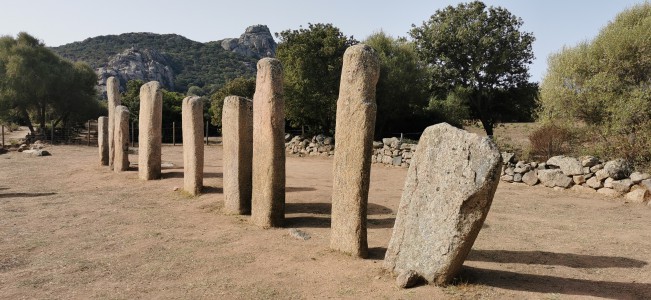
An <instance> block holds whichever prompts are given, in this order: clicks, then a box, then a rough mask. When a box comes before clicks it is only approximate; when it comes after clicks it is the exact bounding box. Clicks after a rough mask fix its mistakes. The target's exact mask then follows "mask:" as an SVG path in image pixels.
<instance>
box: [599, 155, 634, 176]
mask: <svg viewBox="0 0 651 300" xmlns="http://www.w3.org/2000/svg"><path fill="white" fill-rule="evenodd" d="M604 170H606V172H607V173H608V176H609V177H611V178H612V179H615V180H619V179H624V178H626V177H628V176H629V175H631V172H632V168H631V165H630V164H629V163H628V162H627V161H626V160H624V159H622V158H618V159H615V160H611V161H609V162H607V163H606V165H604Z"/></svg>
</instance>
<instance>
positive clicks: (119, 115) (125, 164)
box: [113, 105, 129, 172]
mask: <svg viewBox="0 0 651 300" xmlns="http://www.w3.org/2000/svg"><path fill="white" fill-rule="evenodd" d="M114 114H115V123H114V124H115V132H114V138H115V161H113V171H115V172H123V171H126V170H128V169H129V109H128V108H127V107H126V106H122V105H120V106H117V107H116V108H115V113H114Z"/></svg>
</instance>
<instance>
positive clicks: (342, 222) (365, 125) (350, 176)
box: [330, 44, 402, 257]
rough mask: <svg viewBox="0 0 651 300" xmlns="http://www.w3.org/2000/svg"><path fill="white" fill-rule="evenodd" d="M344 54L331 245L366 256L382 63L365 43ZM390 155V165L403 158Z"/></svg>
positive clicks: (340, 88)
mask: <svg viewBox="0 0 651 300" xmlns="http://www.w3.org/2000/svg"><path fill="white" fill-rule="evenodd" d="M343 59H344V62H343V68H342V71H341V83H340V85H339V99H338V100H337V120H336V129H335V149H337V150H336V151H335V157H334V161H333V165H334V167H333V174H336V175H335V176H334V180H333V184H332V225H331V236H330V248H331V249H334V250H338V251H342V252H346V253H349V254H351V255H353V256H357V257H366V256H367V255H368V244H367V240H366V211H367V205H368V189H369V182H370V177H371V153H372V151H373V134H374V131H375V115H376V112H377V105H376V104H375V87H376V84H377V81H378V79H379V76H380V62H379V59H378V57H377V54H376V53H375V51H374V50H373V49H372V48H371V47H369V46H367V45H364V44H358V45H355V46H351V47H349V48H348V49H346V52H345V53H344V58H343ZM383 142H384V141H383ZM396 142H397V143H399V141H397V139H395V140H392V141H390V144H391V145H395V143H396ZM384 143H385V145H386V142H384ZM392 147H393V146H392ZM394 148H395V147H394ZM390 159H391V162H392V163H394V164H395V163H398V165H400V164H401V163H402V157H396V158H390ZM398 159H399V160H400V161H399V162H398Z"/></svg>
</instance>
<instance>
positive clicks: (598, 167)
mask: <svg viewBox="0 0 651 300" xmlns="http://www.w3.org/2000/svg"><path fill="white" fill-rule="evenodd" d="M603 168H604V165H602V164H598V165H595V166H594V167H590V172H592V173H595V172H597V171H599V170H601V169H603Z"/></svg>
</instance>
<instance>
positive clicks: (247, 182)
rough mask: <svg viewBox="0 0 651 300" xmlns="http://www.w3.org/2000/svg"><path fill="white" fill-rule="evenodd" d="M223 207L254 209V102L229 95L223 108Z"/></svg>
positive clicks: (240, 211) (236, 211)
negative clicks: (252, 200) (252, 204)
mask: <svg viewBox="0 0 651 300" xmlns="http://www.w3.org/2000/svg"><path fill="white" fill-rule="evenodd" d="M222 145H223V153H224V154H223V158H222V161H223V162H224V209H225V210H226V211H227V212H229V213H234V214H249V213H251V168H252V166H253V165H252V164H251V161H252V159H253V102H251V100H249V99H246V98H244V97H238V96H228V97H226V99H224V107H223V109H222Z"/></svg>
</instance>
